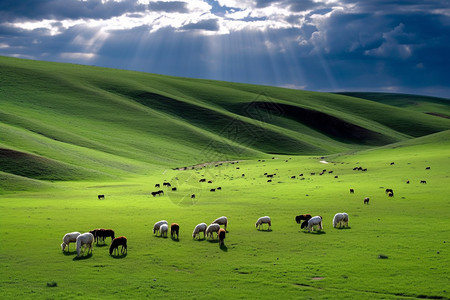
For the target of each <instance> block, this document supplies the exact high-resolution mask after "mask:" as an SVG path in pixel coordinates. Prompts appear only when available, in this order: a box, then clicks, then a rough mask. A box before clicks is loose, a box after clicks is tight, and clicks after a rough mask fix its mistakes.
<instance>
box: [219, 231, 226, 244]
mask: <svg viewBox="0 0 450 300" xmlns="http://www.w3.org/2000/svg"><path fill="white" fill-rule="evenodd" d="M225 235H226V231H225V229H223V228H220V229H219V232H218V236H219V245H220V246H222V245H223V244H224V242H223V241H224V240H225Z"/></svg>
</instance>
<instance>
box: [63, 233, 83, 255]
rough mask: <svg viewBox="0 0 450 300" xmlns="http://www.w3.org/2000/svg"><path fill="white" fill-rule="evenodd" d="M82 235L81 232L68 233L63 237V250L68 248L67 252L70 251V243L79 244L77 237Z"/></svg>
mask: <svg viewBox="0 0 450 300" xmlns="http://www.w3.org/2000/svg"><path fill="white" fill-rule="evenodd" d="M80 234H81V233H79V232H70V233H66V234H65V235H64V237H63V243H62V244H61V250H62V251H64V249H65V248H66V246H67V251H69V250H70V249H69V247H70V243H76V242H77V237H78V236H79V235H80Z"/></svg>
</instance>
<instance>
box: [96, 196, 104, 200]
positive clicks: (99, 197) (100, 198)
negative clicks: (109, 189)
mask: <svg viewBox="0 0 450 300" xmlns="http://www.w3.org/2000/svg"><path fill="white" fill-rule="evenodd" d="M97 197H98V200H102V199H105V195H98V196H97Z"/></svg>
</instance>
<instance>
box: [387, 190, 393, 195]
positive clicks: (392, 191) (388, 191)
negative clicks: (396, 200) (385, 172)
mask: <svg viewBox="0 0 450 300" xmlns="http://www.w3.org/2000/svg"><path fill="white" fill-rule="evenodd" d="M389 192H391V193H392V194H393V193H394V191H393V190H392V189H386V194H388V193H389Z"/></svg>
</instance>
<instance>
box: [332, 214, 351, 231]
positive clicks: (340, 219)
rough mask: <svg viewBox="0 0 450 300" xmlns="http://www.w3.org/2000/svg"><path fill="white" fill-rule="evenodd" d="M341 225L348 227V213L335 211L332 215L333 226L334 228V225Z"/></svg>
mask: <svg viewBox="0 0 450 300" xmlns="http://www.w3.org/2000/svg"><path fill="white" fill-rule="evenodd" d="M338 225H339V227H342V226H345V227H348V214H347V213H345V212H344V213H337V214H335V215H334V218H333V227H334V228H336V226H338Z"/></svg>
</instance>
